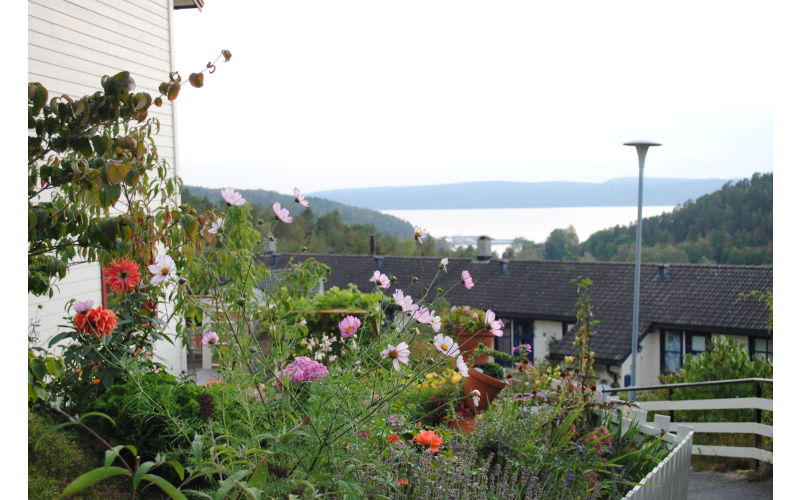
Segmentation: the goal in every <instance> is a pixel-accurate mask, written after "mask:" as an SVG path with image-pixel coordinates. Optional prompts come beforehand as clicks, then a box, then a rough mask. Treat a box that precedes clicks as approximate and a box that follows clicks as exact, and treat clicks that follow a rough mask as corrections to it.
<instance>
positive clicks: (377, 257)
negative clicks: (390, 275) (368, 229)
mask: <svg viewBox="0 0 800 500" xmlns="http://www.w3.org/2000/svg"><path fill="white" fill-rule="evenodd" d="M372 259H373V260H374V261H375V270H376V271H380V270H381V269H383V256H382V255H374V256H373V257H372Z"/></svg>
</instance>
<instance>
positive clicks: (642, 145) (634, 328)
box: [623, 141, 661, 401]
mask: <svg viewBox="0 0 800 500" xmlns="http://www.w3.org/2000/svg"><path fill="white" fill-rule="evenodd" d="M623 145H624V146H636V154H637V155H638V156H639V204H638V205H639V212H638V216H637V217H636V263H635V264H634V272H633V320H632V321H631V387H635V386H636V355H637V354H638V346H639V278H640V276H641V273H642V269H641V268H642V190H643V189H642V188H643V186H644V158H645V156H647V149H648V148H649V147H650V146H660V145H661V144H659V143H657V142H650V141H631V142H626V143H625V144H623ZM629 398H630V400H631V401H636V393H635V392H634V391H630V394H629Z"/></svg>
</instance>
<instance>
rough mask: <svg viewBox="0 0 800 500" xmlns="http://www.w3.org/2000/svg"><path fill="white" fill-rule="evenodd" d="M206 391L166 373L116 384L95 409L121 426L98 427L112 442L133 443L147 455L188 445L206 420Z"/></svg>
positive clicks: (100, 424) (103, 395) (107, 391)
mask: <svg viewBox="0 0 800 500" xmlns="http://www.w3.org/2000/svg"><path fill="white" fill-rule="evenodd" d="M138 384H141V388H139V386H138ZM206 391H207V389H205V388H203V387H200V386H198V385H196V384H195V383H194V382H191V381H188V382H182V381H180V380H178V379H177V378H176V377H175V376H173V375H170V374H169V373H166V372H162V373H151V374H145V375H142V376H140V377H136V379H135V380H131V381H130V382H128V383H126V384H121V385H112V386H111V387H109V388H108V390H106V392H104V393H103V394H102V395H101V396H100V397H98V398H97V400H96V402H95V404H94V406H93V409H94V410H95V411H99V412H103V413H105V414H107V415H109V416H110V417H112V418H113V419H114V420H115V421H116V423H117V425H116V426H111V425H110V424H108V423H106V422H98V425H97V428H96V430H97V432H98V433H99V434H100V435H102V436H106V437H108V438H109V441H110V442H111V444H132V445H134V446H136V448H137V449H139V450H141V451H140V453H143V454H153V455H154V454H155V453H157V452H159V451H166V450H169V449H172V448H174V447H186V446H188V445H189V444H190V443H191V439H192V437H193V436H194V433H195V432H199V431H200V429H201V428H202V426H203V425H204V423H205V422H204V420H205V419H203V418H202V417H201V414H200V400H199V396H200V395H201V394H203V393H206ZM167 414H168V415H169V416H170V417H172V418H168V417H166V415H167ZM176 424H177V425H176Z"/></svg>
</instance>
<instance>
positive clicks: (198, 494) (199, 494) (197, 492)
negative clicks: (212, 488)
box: [183, 490, 214, 500]
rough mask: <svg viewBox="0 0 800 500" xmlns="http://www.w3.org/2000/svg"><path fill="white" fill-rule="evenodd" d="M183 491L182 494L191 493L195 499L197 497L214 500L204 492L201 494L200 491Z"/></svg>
mask: <svg viewBox="0 0 800 500" xmlns="http://www.w3.org/2000/svg"><path fill="white" fill-rule="evenodd" d="M183 491H184V492H186V493H191V494H192V496H196V497H198V498H203V499H208V500H214V497H212V496H211V495H209V494H208V493H204V492H202V491H197V490H183Z"/></svg>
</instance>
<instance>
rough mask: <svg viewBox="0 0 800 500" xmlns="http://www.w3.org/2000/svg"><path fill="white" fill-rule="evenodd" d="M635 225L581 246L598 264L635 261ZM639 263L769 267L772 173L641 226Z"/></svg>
mask: <svg viewBox="0 0 800 500" xmlns="http://www.w3.org/2000/svg"><path fill="white" fill-rule="evenodd" d="M635 241H636V232H635V225H634V224H631V225H629V226H616V227H613V228H611V229H605V230H603V231H598V232H596V233H594V234H593V235H591V236H590V237H589V238H588V239H587V240H586V241H585V242H584V243H583V245H582V250H583V251H584V253H586V252H588V253H591V255H592V256H593V257H595V258H596V259H598V260H617V261H632V260H634V251H635V248H634V246H635ZM642 260H643V261H645V262H654V261H659V262H692V263H697V262H700V263H707V262H710V263H717V264H759V265H760V264H772V173H765V174H759V173H756V174H754V175H753V177H752V178H751V179H744V180H742V181H739V182H736V183H733V182H728V183H726V184H725V185H724V186H722V188H721V189H719V190H718V191H715V192H713V193H710V194H707V195H704V196H701V197H699V198H697V200H696V201H692V200H689V201H687V202H686V203H684V204H682V205H680V206H678V207H676V208H675V209H674V210H673V211H672V212H670V213H666V214H662V215H658V216H655V217H648V218H646V219H644V220H643V223H642Z"/></svg>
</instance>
